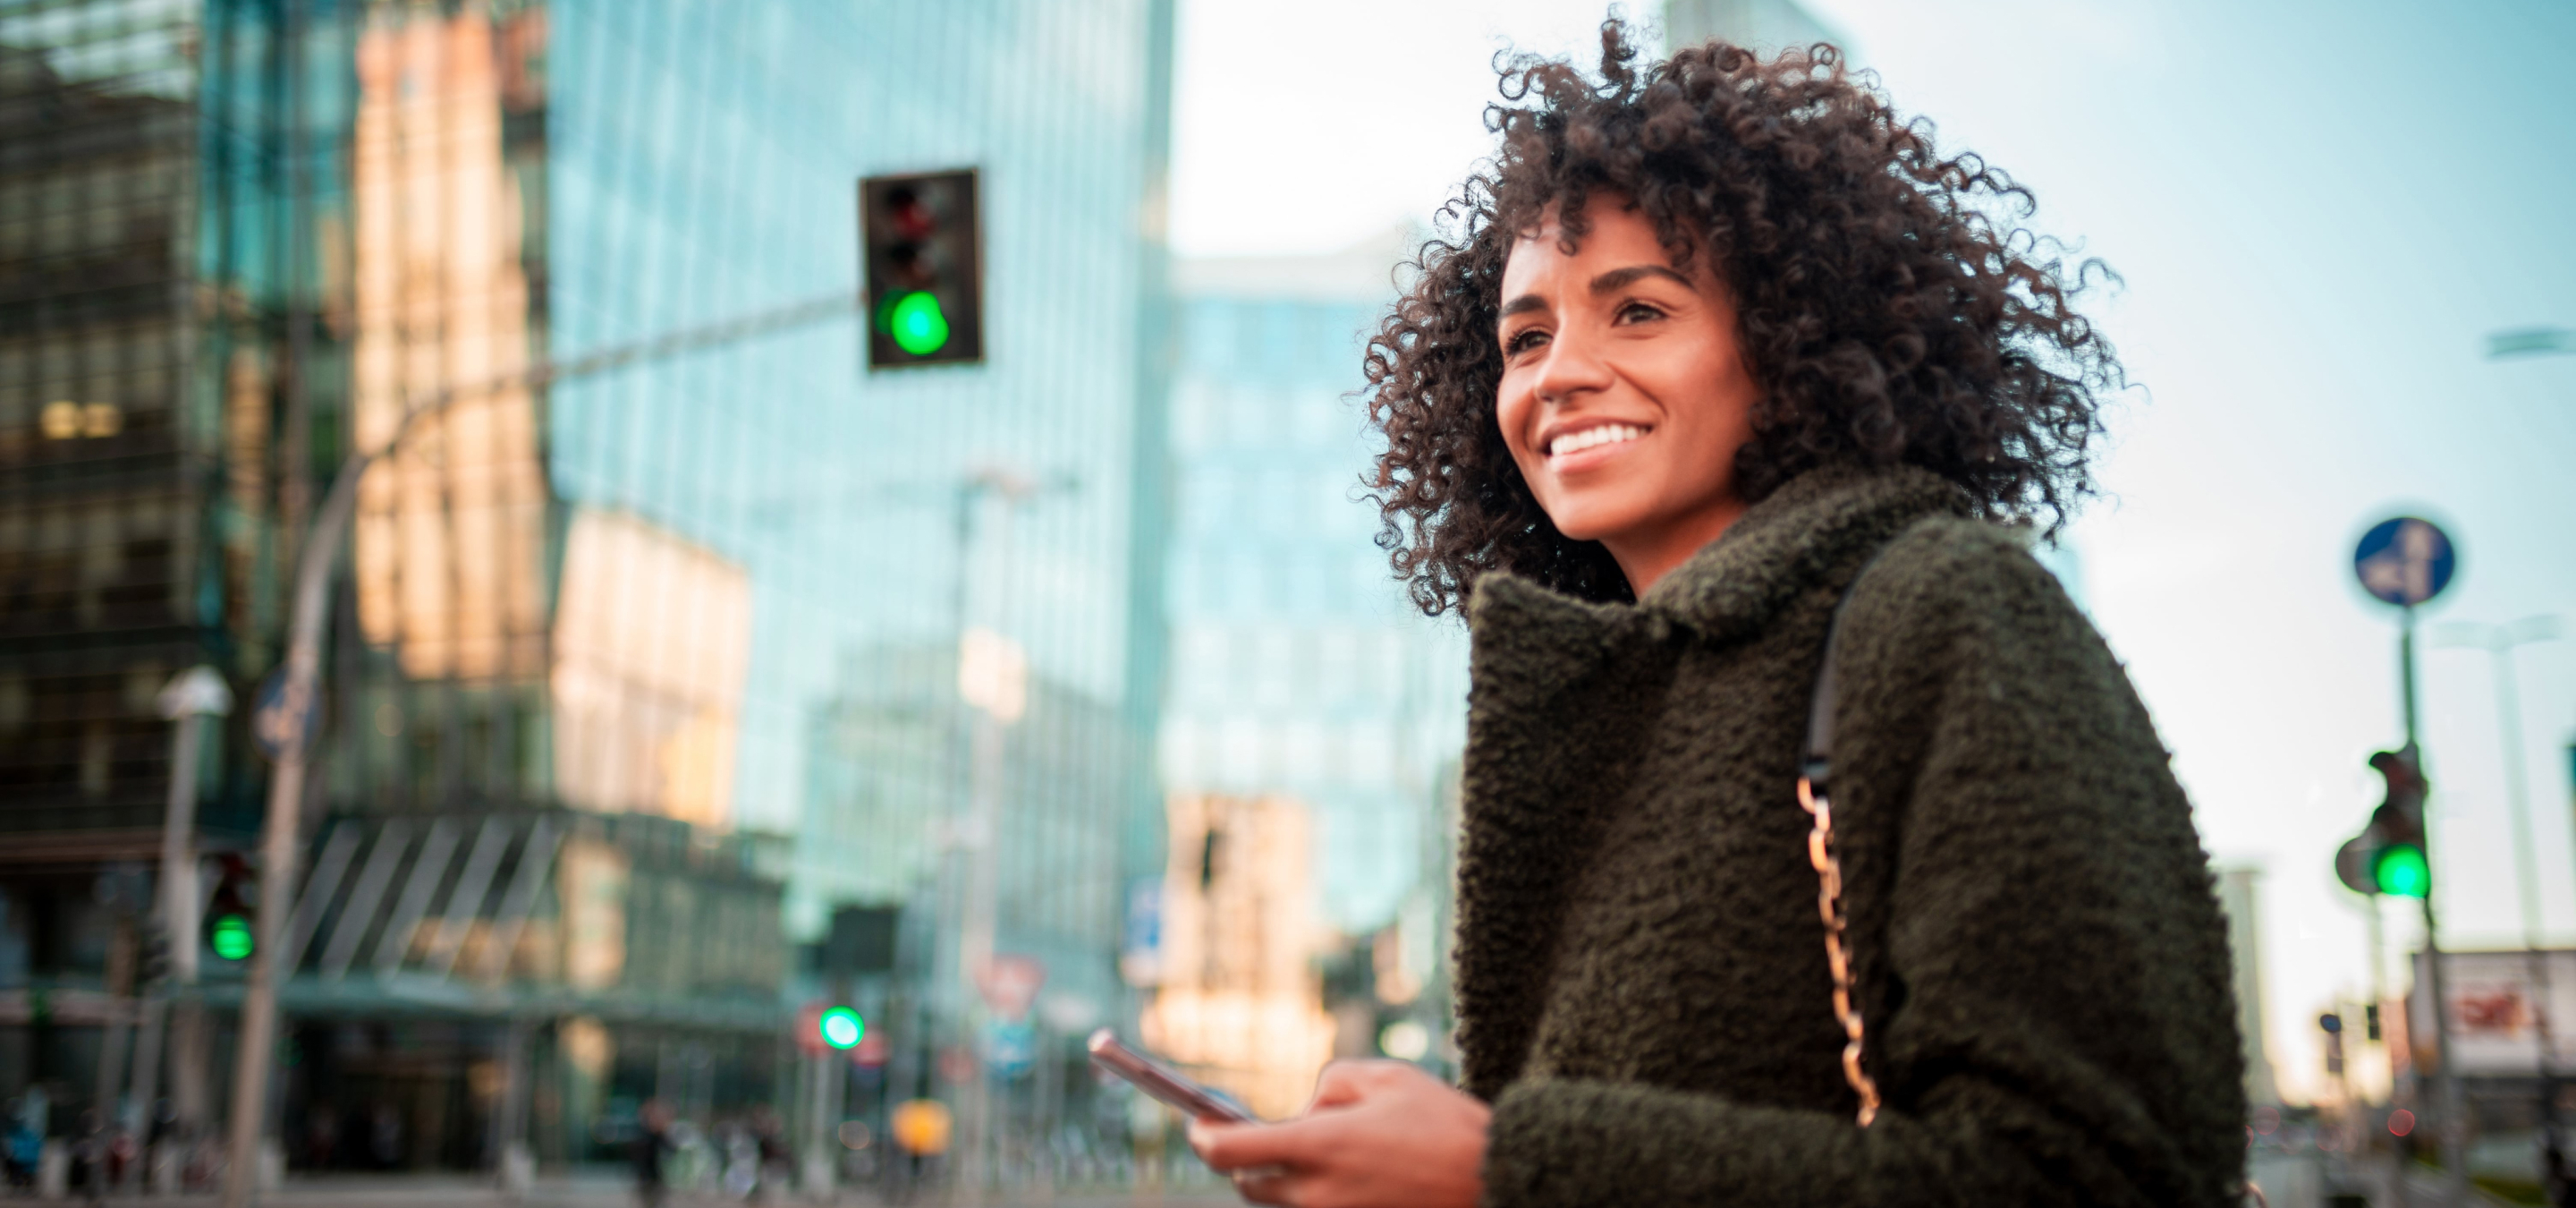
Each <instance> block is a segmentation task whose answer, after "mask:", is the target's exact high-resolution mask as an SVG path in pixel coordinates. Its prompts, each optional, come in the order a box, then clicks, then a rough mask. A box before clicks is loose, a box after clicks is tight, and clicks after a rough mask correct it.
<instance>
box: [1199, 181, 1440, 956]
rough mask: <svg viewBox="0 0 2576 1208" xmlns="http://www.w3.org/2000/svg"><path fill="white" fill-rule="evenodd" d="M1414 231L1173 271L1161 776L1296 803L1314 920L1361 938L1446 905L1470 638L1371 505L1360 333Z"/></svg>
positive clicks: (1383, 301)
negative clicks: (1175, 360)
mask: <svg viewBox="0 0 2576 1208" xmlns="http://www.w3.org/2000/svg"><path fill="white" fill-rule="evenodd" d="M1409 238H1410V233H1409V232H1406V231H1392V232H1389V233H1388V235H1387V236H1386V237H1385V238H1383V239H1380V240H1376V241H1373V242H1371V243H1369V244H1366V245H1363V246H1361V247H1356V248H1353V249H1351V250H1350V251H1348V252H1345V253H1341V254H1339V255H1335V256H1329V257H1308V258H1291V259H1275V260H1269V259H1245V260H1205V261H1194V262H1193V261H1185V262H1182V263H1181V264H1180V266H1179V267H1178V268H1177V269H1176V271H1175V281H1176V289H1177V290H1178V294H1179V298H1180V302H1179V305H1180V313H1181V316H1182V322H1181V332H1182V334H1181V360H1180V366H1181V368H1180V371H1179V373H1178V375H1177V377H1176V379H1175V383H1174V390H1173V414H1172V432H1173V435H1172V441H1173V451H1174V454H1173V455H1174V460H1175V464H1176V465H1177V466H1178V483H1179V492H1178V498H1179V504H1178V509H1177V512H1176V524H1175V527H1174V538H1173V551H1172V572H1171V585H1170V591H1169V594H1168V596H1167V600H1168V608H1169V610H1170V616H1171V625H1172V680H1171V697H1170V704H1169V715H1168V716H1167V717H1166V719H1165V722H1164V726H1163V732H1162V746H1161V760H1162V767H1163V776H1164V780H1165V783H1166V785H1167V787H1168V788H1170V789H1171V791H1172V792H1173V793H1175V794H1190V793H1221V794H1230V795H1234V796H1239V797H1261V796H1267V795H1285V796H1288V797H1291V798H1294V799H1296V800H1298V801H1301V802H1304V803H1305V804H1306V806H1307V807H1308V808H1310V809H1312V810H1313V811H1314V813H1315V826H1316V830H1317V834H1316V837H1315V840H1314V848H1315V860H1316V890H1317V892H1318V894H1319V895H1320V898H1319V902H1318V907H1319V910H1320V912H1321V917H1322V919H1323V920H1324V921H1325V922H1327V923H1329V924H1331V925H1332V926H1334V927H1336V928H1338V929H1340V930H1342V931H1343V932H1345V933H1348V934H1352V935H1358V934H1362V933H1366V932H1370V931H1374V930H1376V929H1378V928H1380V927H1382V926H1384V925H1386V924H1387V923H1389V922H1391V921H1393V920H1394V919H1395V918H1396V916H1397V915H1398V913H1399V912H1400V911H1401V910H1403V909H1404V908H1405V905H1406V902H1407V900H1408V898H1412V897H1414V896H1415V895H1416V891H1417V890H1419V891H1423V892H1424V893H1426V894H1428V895H1431V896H1445V894H1446V888H1445V886H1441V885H1438V884H1428V885H1426V884H1424V877H1423V870H1424V867H1425V859H1424V854H1423V853H1424V852H1425V851H1426V850H1428V849H1431V848H1436V847H1438V846H1439V845H1440V843H1441V842H1442V840H1443V838H1444V837H1443V836H1442V835H1441V834H1440V833H1439V831H1438V821H1437V809H1436V802H1437V800H1438V798H1439V793H1440V791H1441V788H1442V785H1443V784H1444V782H1445V775H1446V773H1447V771H1448V770H1449V769H1451V768H1452V767H1454V765H1455V762H1456V759H1457V753H1458V750H1459V748H1460V745H1461V744H1462V743H1463V742H1464V736H1465V724H1466V723H1465V717H1466V636H1465V632H1464V630H1463V629H1461V628H1460V627H1459V626H1458V624H1457V623H1456V622H1455V621H1454V620H1447V619H1443V620H1431V619H1428V618H1425V617H1423V616H1422V615H1421V614H1420V613H1419V612H1418V611H1416V610H1415V609H1414V608H1413V606H1412V605H1411V604H1410V603H1409V602H1408V601H1407V600H1406V599H1405V597H1404V595H1403V589H1402V586H1401V585H1400V584H1398V583H1397V582H1395V581H1394V579H1393V577H1392V575H1391V572H1390V571H1389V570H1388V568H1387V561H1386V555H1385V553H1384V552H1383V551H1381V550H1380V549H1378V548H1377V546H1376V544H1375V543H1374V540H1373V539H1374V537H1375V535H1376V532H1377V524H1378V512H1377V508H1376V506H1375V505H1374V504H1372V503H1370V502H1368V501H1367V499H1366V498H1365V497H1364V496H1365V481H1366V479H1365V475H1366V474H1367V473H1368V472H1369V468H1370V459H1371V456H1372V452H1371V447H1370V444H1369V440H1368V437H1367V432H1366V427H1365V421H1366V415H1365V413H1364V411H1363V404H1362V403H1361V401H1360V400H1359V398H1358V395H1357V393H1356V392H1357V391H1358V390H1359V388H1360V387H1361V386H1362V385H1363V384H1364V380H1363V379H1362V377H1361V373H1360V356H1361V344H1362V340H1363V337H1364V333H1365V332H1366V331H1367V330H1368V329H1370V328H1372V327H1374V325H1375V323H1376V321H1377V319H1378V317H1379V316H1380V314H1381V313H1382V312H1383V311H1384V309H1385V307H1386V305H1387V304H1388V303H1389V302H1390V301H1392V299H1393V296H1394V285H1393V283H1392V282H1393V278H1392V273H1393V272H1394V269H1395V266H1396V264H1397V262H1398V261H1400V260H1401V259H1403V258H1404V257H1405V256H1406V255H1407V254H1409V252H1410V251H1411V249H1410V247H1408V246H1407V243H1408V240H1409Z"/></svg>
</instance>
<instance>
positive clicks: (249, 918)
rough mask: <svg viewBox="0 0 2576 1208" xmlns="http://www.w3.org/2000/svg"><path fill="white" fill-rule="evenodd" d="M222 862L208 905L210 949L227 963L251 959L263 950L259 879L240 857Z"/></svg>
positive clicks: (228, 857)
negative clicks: (260, 925)
mask: <svg viewBox="0 0 2576 1208" xmlns="http://www.w3.org/2000/svg"><path fill="white" fill-rule="evenodd" d="M222 863H223V872H222V873H221V874H220V876H219V878H218V879H217V880H216V882H215V892H214V895H213V897H212V898H211V899H210V900H209V901H208V902H207V903H206V946H207V947H208V948H211V949H213V950H214V953H215V955H216V956H219V957H222V958H223V959H225V960H228V961H238V960H247V959H249V958H250V954H251V953H252V952H253V951H254V950H256V949H257V948H258V947H259V908H258V902H259V879H258V878H257V877H256V876H254V875H252V873H251V869H250V862H249V861H248V860H245V859H243V858H242V857H240V856H225V857H223V858H222Z"/></svg>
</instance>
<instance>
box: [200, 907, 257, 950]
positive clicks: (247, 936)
mask: <svg viewBox="0 0 2576 1208" xmlns="http://www.w3.org/2000/svg"><path fill="white" fill-rule="evenodd" d="M206 942H207V943H208V944H210V945H212V946H213V947H214V950H215V955H217V956H220V957H222V958H224V959H225V960H228V961H237V960H241V959H242V958H244V957H247V956H249V955H250V953H251V949H253V948H255V947H257V946H258V941H257V940H256V939H254V938H253V937H252V936H251V933H250V920H249V919H246V918H243V917H242V916H240V915H237V914H227V915H221V916H218V917H217V918H216V919H215V925H214V928H213V931H212V933H211V934H209V935H208V936H207V937H206Z"/></svg>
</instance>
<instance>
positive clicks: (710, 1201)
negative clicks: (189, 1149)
mask: <svg viewBox="0 0 2576 1208" xmlns="http://www.w3.org/2000/svg"><path fill="white" fill-rule="evenodd" d="M81 1202H82V1201H81V1200H79V1199H77V1198H74V1199H64V1200H24V1201H15V1200H12V1201H0V1203H30V1204H80V1203H81ZM105 1202H106V1203H107V1204H109V1205H112V1206H114V1208H213V1206H214V1204H215V1197H214V1196H213V1195H212V1194H203V1195H179V1196H149V1197H139V1196H109V1197H108V1198H107V1200H106V1201H105ZM253 1202H254V1203H256V1204H259V1205H262V1206H264V1208H265V1206H272V1205H273V1206H277V1208H290V1206H291V1208H323V1206H324V1205H330V1206H333V1208H337V1206H339V1205H349V1206H351V1208H632V1205H634V1204H635V1202H636V1201H635V1191H634V1185H633V1184H632V1183H630V1182H628V1181H626V1180H625V1179H623V1178H615V1177H607V1176H601V1175H577V1176H574V1177H572V1178H569V1179H564V1178H557V1179H541V1180H539V1181H538V1183H537V1185H536V1186H535V1187H534V1188H532V1189H530V1190H529V1191H528V1192H527V1193H526V1194H524V1195H517V1196H510V1195H504V1194H502V1193H501V1192H500V1191H499V1190H497V1189H495V1188H494V1187H493V1185H492V1182H491V1180H489V1179H484V1178H468V1177H458V1176H445V1175H414V1176H395V1177H377V1178H358V1177H353V1178H325V1179H290V1180H288V1181H287V1184H286V1186H285V1187H284V1188H282V1189H280V1190H277V1191H273V1192H270V1193H267V1194H265V1195H261V1196H259V1197H257V1198H256V1199H255V1200H254V1201H253ZM823 1202H825V1201H817V1200H813V1199H809V1198H806V1197H804V1196H800V1195H792V1194H780V1195H775V1196H771V1197H769V1198H768V1199H765V1200H757V1201H753V1203H754V1204H756V1205H759V1206H761V1208H806V1206H809V1205H817V1204H820V1203H823ZM828 1202H829V1203H831V1204H835V1205H839V1206H840V1208H879V1206H881V1205H884V1204H885V1201H884V1200H882V1199H880V1198H878V1197H877V1196H875V1195H873V1194H871V1193H867V1192H863V1191H860V1190H857V1189H845V1190H843V1191H842V1192H841V1193H840V1194H839V1196H838V1197H837V1198H835V1199H833V1200H831V1201H828ZM1242 1202H1243V1201H1241V1200H1239V1199H1237V1198H1235V1197H1234V1196H1232V1195H1229V1194H1207V1193H1199V1192H1192V1193H1189V1194H1161V1195H1158V1194H1154V1193H1149V1192H1139V1193H1134V1194H1129V1195H1114V1196H1100V1195H1061V1196H1057V1197H1054V1198H1052V1199H1038V1198H995V1199H993V1200H991V1201H989V1205H990V1208H1020V1206H1021V1205H1031V1206H1035V1205H1046V1206H1048V1208H1219V1206H1220V1205H1228V1204H1240V1203H1242ZM742 1203H743V1201H740V1200H733V1199H726V1198H722V1197H718V1196H712V1195H698V1194H687V1193H679V1192H674V1193H672V1194H671V1195H670V1196H668V1197H667V1198H665V1199H664V1200H663V1204H664V1205H665V1208H735V1206H737V1205H741V1204H742ZM903 1208H948V1201H947V1200H946V1198H945V1197H944V1196H941V1195H931V1196H924V1197H921V1198H919V1199H915V1200H913V1201H912V1202H911V1203H910V1204H908V1205H905V1206H903Z"/></svg>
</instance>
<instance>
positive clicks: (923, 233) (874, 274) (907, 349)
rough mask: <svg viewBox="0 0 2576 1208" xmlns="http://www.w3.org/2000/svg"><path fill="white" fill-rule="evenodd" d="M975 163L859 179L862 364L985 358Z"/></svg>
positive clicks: (899, 364) (874, 366)
mask: <svg viewBox="0 0 2576 1208" xmlns="http://www.w3.org/2000/svg"><path fill="white" fill-rule="evenodd" d="M977 184H978V182H977V179H976V174H975V170H974V169H972V168H960V169H957V170H954V171H948V172H922V173H914V174H911V175H905V176H871V177H867V178H866V179H863V180H861V181H860V182H859V242H860V245H861V251H860V255H861V256H862V257H864V259H865V266H864V267H865V270H866V273H865V275H866V280H867V290H868V296H867V302H868V368H870V369H900V368H906V367H911V366H919V365H954V364H967V363H972V362H976V361H981V360H983V359H984V257H983V253H984V239H983V216H982V211H981V209H980V207H979V205H978V201H977V197H978V189H977Z"/></svg>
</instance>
